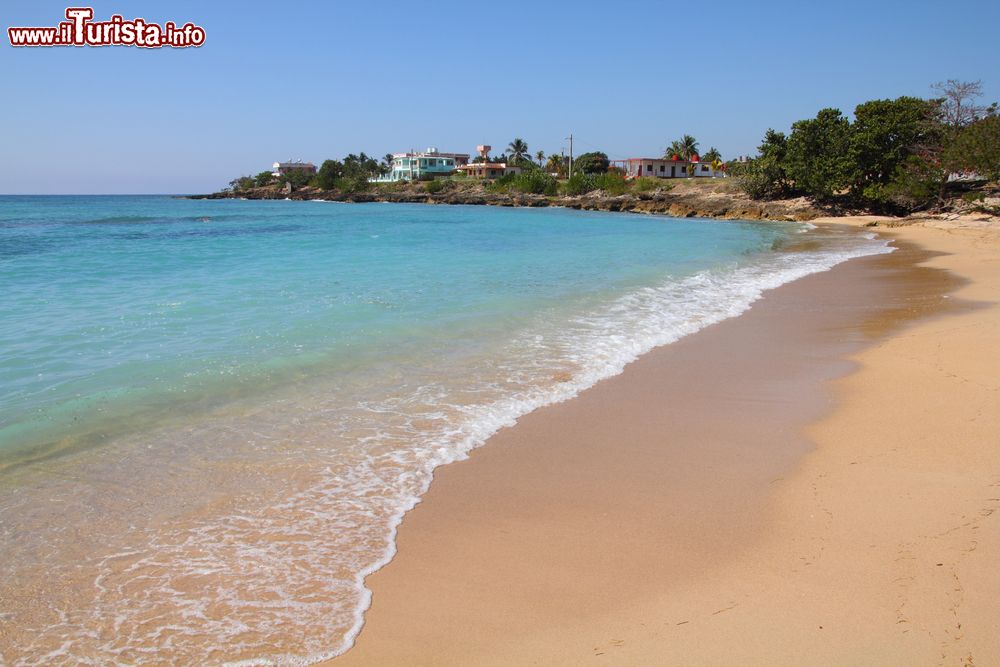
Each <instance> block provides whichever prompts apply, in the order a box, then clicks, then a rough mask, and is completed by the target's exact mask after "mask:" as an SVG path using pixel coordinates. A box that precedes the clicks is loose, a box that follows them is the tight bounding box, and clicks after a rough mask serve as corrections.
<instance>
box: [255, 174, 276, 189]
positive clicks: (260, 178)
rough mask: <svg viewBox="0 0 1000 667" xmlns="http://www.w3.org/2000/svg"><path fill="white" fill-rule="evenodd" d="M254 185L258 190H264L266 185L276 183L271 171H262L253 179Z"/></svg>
mask: <svg viewBox="0 0 1000 667" xmlns="http://www.w3.org/2000/svg"><path fill="white" fill-rule="evenodd" d="M253 180H254V185H256V186H257V187H258V188H262V187H264V186H265V185H270V184H271V183H273V182H274V174H272V173H271V172H269V171H262V172H260V173H259V174H257V175H256V176H254V177H253Z"/></svg>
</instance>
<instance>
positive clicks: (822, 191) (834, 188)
mask: <svg viewBox="0 0 1000 667" xmlns="http://www.w3.org/2000/svg"><path fill="white" fill-rule="evenodd" d="M850 139H851V124H850V122H849V121H848V120H847V118H845V117H844V115H843V114H842V113H840V110H839V109H823V110H821V111H820V112H819V113H818V114H816V118H813V119H810V120H800V121H797V122H795V123H793V124H792V134H791V136H790V137H789V138H788V148H787V152H786V155H785V161H784V162H785V171H786V173H787V175H788V177H789V178H790V179H791V180H792V182H793V183H794V186H795V189H796V190H799V191H801V192H803V193H804V194H807V195H809V196H810V197H813V198H814V199H816V200H818V201H828V200H830V199H832V198H833V196H834V194H836V193H838V192H839V191H841V190H843V189H844V188H846V187H847V186H848V184H849V183H850V175H851V169H852V164H851V157H850Z"/></svg>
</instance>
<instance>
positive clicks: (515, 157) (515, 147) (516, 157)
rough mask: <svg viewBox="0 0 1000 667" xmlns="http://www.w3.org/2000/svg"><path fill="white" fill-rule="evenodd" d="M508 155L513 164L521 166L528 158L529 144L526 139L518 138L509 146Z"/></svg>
mask: <svg viewBox="0 0 1000 667" xmlns="http://www.w3.org/2000/svg"><path fill="white" fill-rule="evenodd" d="M507 154H508V155H510V163H511V164H520V163H521V162H523V161H524V159H525V158H526V157H528V155H529V153H528V144H527V143H526V142H525V141H524V139H521V138H517V139H515V140H514V141H512V142H510V145H509V146H507Z"/></svg>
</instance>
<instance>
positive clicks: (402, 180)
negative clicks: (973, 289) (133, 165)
mask: <svg viewBox="0 0 1000 667" xmlns="http://www.w3.org/2000/svg"><path fill="white" fill-rule="evenodd" d="M933 89H934V90H935V92H936V94H937V95H938V96H937V97H933V98H931V99H921V98H916V97H907V96H903V97H898V98H896V99H879V100H870V101H867V102H864V103H862V104H859V105H857V107H856V108H855V109H854V113H853V119H851V118H849V117H847V116H845V115H844V114H843V113H842V112H841V111H840V110H839V109H832V108H828V109H822V110H820V111H819V112H818V113H817V114H816V117H815V118H809V119H803V120H799V121H796V122H794V123H792V126H791V131H790V132H789V133H788V134H786V133H784V132H779V131H775V130H774V129H768V130H767V132H766V133H765V134H764V137H763V140H762V142H761V144H760V146H758V148H757V153H756V155H754V156H751V157H745V156H744V157H740V158H738V159H736V160H730V161H728V162H727V161H724V160H723V159H722V155H721V153H720V152H719V151H718V150H717V149H716V148H714V147H712V148H710V149H709V150H708V151H707V152H706V153H705V154H704V155H701V156H700V155H699V154H698V142H697V140H696V139H695V138H694V137H693V136H691V135H687V134H685V135H684V136H683V137H682V138H681V139H678V140H676V141H674V142H673V143H672V144H671V145H670V146H668V147H667V148H666V149H665V151H664V153H663V157H662V158H630V159H626V160H610V159H609V158H608V155H607V154H605V153H603V152H601V151H594V152H590V153H585V154H583V155H581V156H579V157H578V158H577V160H576V161H575V162H574V161H572V160H569V161H567V160H566V159H565V158H564V157H563V156H562V155H557V154H553V155H549V156H548V162H546V161H545V154H544V152H543V151H538V152H537V153H536V160H537V161H534V160H532V158H531V154H530V152H529V151H528V144H527V143H526V142H525V141H524V140H523V139H520V138H517V139H515V140H514V141H512V142H511V143H510V145H509V147H508V148H507V150H506V153H505V156H504V157H503V158H502V160H503V161H502V162H501V161H500V158H491V157H490V156H489V149H490V148H491V147H490V146H485V145H484V146H479V147H478V149H480V155H479V157H477V158H476V159H475V160H473V162H480V163H482V165H483V166H484V167H485V166H492V169H490V170H487V169H485V168H484V169H481V170H479V172H477V173H478V174H479V175H478V177H477V176H475V174H474V173H472V172H469V173H467V170H468V169H469V167H471V165H466V166H462V167H456V166H454V165H455V163H454V162H453V161H448V160H438V159H432V160H428V162H430V163H433V164H435V165H438V164H440V163H446V165H451V166H448V167H446V168H447V170H448V171H447V172H441V171H435V172H427V173H423V172H421V173H416V172H413V171H408V172H405V173H404V172H401V171H400V169H398V168H397V166H398V165H397V162H396V159H397V158H400V159H401V160H402V161H403V162H406V163H408V162H409V158H410V157H411V155H410V154H389V155H386V156H385V157H384V158H383V160H382V162H379V161H378V160H376V159H375V158H372V157H370V156H368V155H366V154H365V153H361V154H360V155H354V154H351V155H348V156H347V157H345V158H344V159H343V160H326V161H324V162H323V163H322V165H321V166H320V168H319V170H318V171H317V170H316V168H315V167H314V166H313V165H312V164H311V163H301V162H299V163H288V164H281V163H275V168H277V169H278V171H277V172H266V171H265V172H261V173H259V174H257V176H255V177H251V176H242V177H239V178H236V179H234V180H233V181H231V182H230V184H229V187H228V188H227V189H225V190H223V191H221V192H217V193H214V194H210V195H195V196H193V197H192V198H196V199H231V198H236V199H304V200H310V199H311V200H316V199H322V200H327V201H342V202H410V203H428V204H472V205H494V206H529V207H539V206H562V207H566V208H576V209H586V210H598V211H622V212H634V213H657V214H666V215H671V216H676V217H710V218H724V219H725V218H732V219H744V220H799V221H804V220H811V219H814V218H817V217H820V216H842V215H857V214H879V215H889V216H895V217H906V216H919V217H921V218H926V217H929V216H954V215H963V214H973V215H977V216H980V217H983V218H994V219H995V218H997V217H998V216H1000V110H998V106H997V104H995V103H994V104H991V105H988V106H987V105H982V104H978V99H979V98H980V97H981V96H982V84H981V83H980V82H978V81H972V82H962V81H955V80H949V81H947V82H943V83H939V84H935V85H934V86H933ZM428 150H429V151H434V152H432V153H428V154H427V155H424V154H420V155H421V156H423V157H430V158H436V157H438V154H437V153H436V149H428ZM441 155H445V156H448V155H451V156H452V157H456V156H458V154H441ZM461 157H464V158H468V156H467V155H464V154H462V156H461ZM665 161H670V162H669V164H671V165H673V167H672V168H670V169H665V164H664V163H665ZM420 162H421V163H423V162H424V160H423V158H421V159H420ZM654 163H657V164H656V165H654ZM643 164H646V166H645V168H643V166H642V165H643ZM678 165H679V166H678ZM407 168H408V167H403V169H407ZM695 168H697V170H698V171H697V174H695V173H694V170H695ZM487 171H489V172H490V173H491V174H492V175H490V176H487V174H486V172H487ZM473 172H475V170H473ZM500 174H502V175H500ZM657 175H660V177H656V176H657ZM666 175H669V178H668V177H667V176H666ZM675 175H676V176H679V177H677V178H675V177H674V176H675ZM695 175H697V176H699V177H697V178H696V177H694V176H695ZM494 176H499V177H496V178H494ZM701 176H709V177H708V178H702V177H701Z"/></svg>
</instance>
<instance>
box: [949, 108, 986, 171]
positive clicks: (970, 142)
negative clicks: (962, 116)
mask: <svg viewBox="0 0 1000 667" xmlns="http://www.w3.org/2000/svg"><path fill="white" fill-rule="evenodd" d="M944 165H945V167H946V169H947V170H948V172H949V173H954V172H961V171H973V172H976V173H978V174H979V175H980V176H982V177H983V178H985V179H988V180H992V181H996V180H1000V116H994V115H991V116H987V117H985V118H982V119H980V120H977V121H975V122H973V123H972V124H970V125H968V126H966V127H964V128H962V130H961V131H960V132H959V133H958V135H957V136H956V137H955V138H954V140H953V141H952V142H951V143H950V144H949V145H948V146H947V147H946V148H945V149H944Z"/></svg>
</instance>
